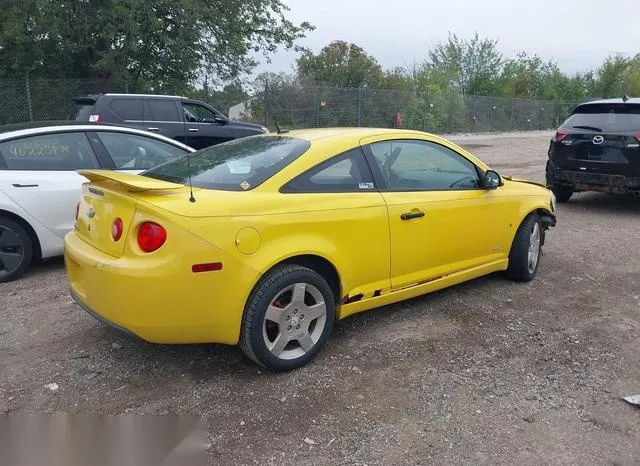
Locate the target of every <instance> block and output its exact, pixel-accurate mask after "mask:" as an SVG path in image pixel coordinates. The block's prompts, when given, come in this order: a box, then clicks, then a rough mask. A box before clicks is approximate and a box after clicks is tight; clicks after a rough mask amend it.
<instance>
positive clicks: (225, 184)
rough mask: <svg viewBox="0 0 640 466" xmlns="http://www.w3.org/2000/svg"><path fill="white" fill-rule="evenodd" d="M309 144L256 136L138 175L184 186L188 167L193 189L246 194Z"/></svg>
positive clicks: (292, 139) (199, 152)
mask: <svg viewBox="0 0 640 466" xmlns="http://www.w3.org/2000/svg"><path fill="white" fill-rule="evenodd" d="M310 145H311V144H310V143H309V142H308V141H305V140H303V139H298V138H294V137H287V136H268V135H257V136H248V137H244V138H238V139H234V140H232V141H228V142H224V143H222V144H218V145H215V146H211V147H207V148H205V149H201V150H199V151H197V152H194V153H193V154H191V155H190V156H189V159H187V157H180V158H178V159H175V160H173V161H171V162H168V163H165V164H163V165H160V166H158V167H156V168H153V169H151V170H148V171H146V172H144V173H141V175H143V176H147V177H149V178H155V179H158V180H163V181H170V182H172V183H180V184H187V183H188V182H189V181H188V180H189V175H188V174H189V164H190V165H191V182H192V184H193V186H196V187H199V188H206V189H219V190H224V191H246V190H249V189H252V188H255V187H256V186H258V185H260V184H261V183H263V182H265V181H266V180H268V179H269V178H271V177H272V176H273V175H275V174H276V173H278V172H279V171H280V170H282V169H283V168H284V167H286V166H287V165H289V164H290V163H291V162H293V161H294V160H295V159H297V158H298V157H300V156H301V155H302V154H304V153H305V152H306V151H307V149H309V146H310Z"/></svg>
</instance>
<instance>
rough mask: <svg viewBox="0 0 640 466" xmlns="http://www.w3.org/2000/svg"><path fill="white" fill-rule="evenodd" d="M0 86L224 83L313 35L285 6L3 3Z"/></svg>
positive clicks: (225, 0)
mask: <svg viewBox="0 0 640 466" xmlns="http://www.w3.org/2000/svg"><path fill="white" fill-rule="evenodd" d="M4 3H5V5H4V6H3V8H2V11H3V15H2V16H3V17H2V22H0V78H10V77H23V76H24V75H25V74H26V73H27V72H30V73H31V75H32V76H34V77H38V76H40V77H47V78H51V77H74V78H106V79H112V80H113V79H119V80H122V81H127V82H129V83H131V84H132V85H133V86H134V87H135V88H136V89H140V90H147V89H154V90H159V89H164V88H176V87H180V86H183V88H185V87H186V85H187V83H188V82H189V81H193V80H194V79H195V78H196V76H197V72H198V71H199V70H202V69H204V70H205V71H206V72H208V73H212V74H215V75H217V76H218V77H220V78H222V79H229V78H235V77H237V76H238V75H240V74H242V73H244V72H247V71H250V70H251V69H253V68H254V67H255V66H256V64H257V63H256V59H255V58H254V55H255V53H260V52H262V53H263V54H265V55H266V56H268V55H269V54H271V53H273V52H274V51H276V50H277V48H278V47H280V46H284V47H286V48H295V47H296V42H297V40H298V39H300V38H302V37H304V34H305V33H306V31H309V30H312V29H313V26H311V25H310V24H309V23H307V22H303V23H301V24H298V25H296V24H294V23H292V22H291V21H290V20H288V19H287V18H286V16H285V14H286V12H287V11H288V7H287V6H286V5H285V4H284V3H283V2H282V1H280V0H85V1H77V0H55V1H54V0H20V1H18V0H4Z"/></svg>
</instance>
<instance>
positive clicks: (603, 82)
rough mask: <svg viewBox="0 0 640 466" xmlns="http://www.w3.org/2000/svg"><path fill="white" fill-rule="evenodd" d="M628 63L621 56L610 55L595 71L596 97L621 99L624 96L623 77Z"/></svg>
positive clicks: (626, 59)
mask: <svg viewBox="0 0 640 466" xmlns="http://www.w3.org/2000/svg"><path fill="white" fill-rule="evenodd" d="M630 61H631V60H629V59H628V58H625V57H623V56H621V55H610V56H608V57H607V58H605V60H604V62H603V63H602V66H600V67H599V68H598V69H597V70H596V77H595V84H594V89H593V90H594V93H595V95H596V96H598V97H603V98H606V97H622V95H623V94H624V84H623V81H624V75H625V73H626V72H627V70H628V68H629V64H630Z"/></svg>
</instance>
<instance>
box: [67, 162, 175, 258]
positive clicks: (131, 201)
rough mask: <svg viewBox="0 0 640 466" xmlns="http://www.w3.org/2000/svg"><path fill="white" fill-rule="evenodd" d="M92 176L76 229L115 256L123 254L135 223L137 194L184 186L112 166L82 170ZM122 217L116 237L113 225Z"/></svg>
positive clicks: (173, 189)
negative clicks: (116, 239)
mask: <svg viewBox="0 0 640 466" xmlns="http://www.w3.org/2000/svg"><path fill="white" fill-rule="evenodd" d="M78 173H80V174H81V175H83V176H84V177H86V178H88V179H89V183H85V184H83V186H82V198H81V202H80V205H79V209H78V218H77V220H76V223H75V231H76V234H77V235H78V236H80V237H81V238H82V239H83V240H84V241H86V242H87V243H88V244H90V245H91V246H93V247H95V248H96V249H99V250H100V251H102V252H104V253H106V254H109V255H111V256H113V257H121V256H122V254H123V252H124V248H125V242H126V241H125V240H126V238H127V235H128V234H129V232H130V230H131V227H132V224H131V223H132V219H133V217H134V215H135V213H136V205H137V202H138V197H139V196H141V195H143V194H146V195H149V194H154V195H163V194H166V193H171V192H177V191H183V190H185V187H184V186H182V185H179V184H175V183H170V182H167V181H160V180H154V179H151V178H145V177H142V176H137V175H133V174H129V173H119V172H112V171H109V170H80V171H79V172H78ZM118 218H119V219H120V220H121V221H122V236H121V237H120V239H119V240H118V241H115V240H114V238H113V235H112V228H113V225H114V221H115V220H116V219H118Z"/></svg>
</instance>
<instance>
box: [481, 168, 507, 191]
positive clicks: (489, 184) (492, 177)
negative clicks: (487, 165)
mask: <svg viewBox="0 0 640 466" xmlns="http://www.w3.org/2000/svg"><path fill="white" fill-rule="evenodd" d="M502 185H503V183H502V177H501V176H500V175H499V174H498V172H497V171H494V170H487V172H486V173H485V174H484V188H485V189H496V188H497V187H498V186H502Z"/></svg>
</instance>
